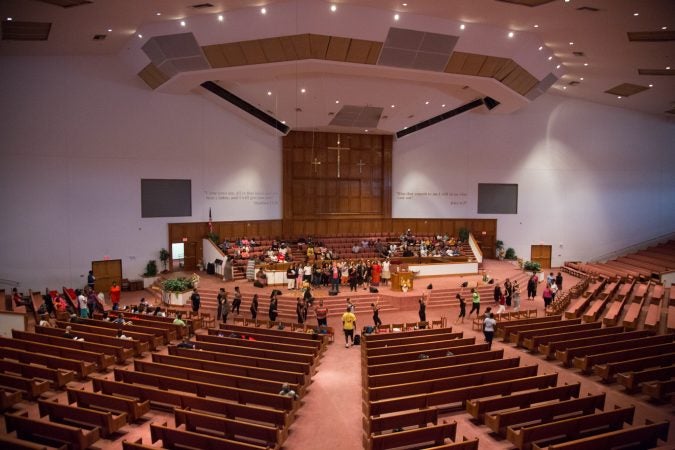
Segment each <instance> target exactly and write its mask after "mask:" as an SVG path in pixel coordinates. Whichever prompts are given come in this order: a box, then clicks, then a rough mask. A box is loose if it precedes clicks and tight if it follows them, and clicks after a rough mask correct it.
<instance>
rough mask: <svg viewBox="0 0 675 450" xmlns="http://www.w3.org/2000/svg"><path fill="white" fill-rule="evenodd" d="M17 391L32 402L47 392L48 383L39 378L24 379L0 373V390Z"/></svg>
mask: <svg viewBox="0 0 675 450" xmlns="http://www.w3.org/2000/svg"><path fill="white" fill-rule="evenodd" d="M1 388H9V389H10V390H19V391H21V392H22V393H23V394H24V396H25V397H26V398H28V399H30V400H33V399H35V398H37V397H39V396H40V395H42V394H43V393H45V392H47V391H48V390H49V381H47V380H43V379H40V378H24V377H21V376H17V375H9V374H6V373H0V389H1Z"/></svg>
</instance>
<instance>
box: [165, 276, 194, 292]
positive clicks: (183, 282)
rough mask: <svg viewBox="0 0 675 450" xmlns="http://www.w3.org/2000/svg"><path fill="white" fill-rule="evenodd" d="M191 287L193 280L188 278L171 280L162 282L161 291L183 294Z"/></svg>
mask: <svg viewBox="0 0 675 450" xmlns="http://www.w3.org/2000/svg"><path fill="white" fill-rule="evenodd" d="M193 287H194V284H193V280H192V279H189V278H182V277H181V278H172V279H170V280H164V281H163V282H162V289H163V290H165V291H167V292H185V291H189V290H190V289H192V288H193Z"/></svg>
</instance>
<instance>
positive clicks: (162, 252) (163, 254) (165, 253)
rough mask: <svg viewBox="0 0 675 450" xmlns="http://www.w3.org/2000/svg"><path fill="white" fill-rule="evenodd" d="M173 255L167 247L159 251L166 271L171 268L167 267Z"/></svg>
mask: <svg viewBox="0 0 675 450" xmlns="http://www.w3.org/2000/svg"><path fill="white" fill-rule="evenodd" d="M170 257H171V254H169V251H168V250H167V249H165V248H163V249H161V250H160V251H159V260H160V261H162V266H163V267H164V270H163V271H164V272H168V271H169V270H168V269H167V267H168V264H169V258H170Z"/></svg>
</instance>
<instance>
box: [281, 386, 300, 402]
mask: <svg viewBox="0 0 675 450" xmlns="http://www.w3.org/2000/svg"><path fill="white" fill-rule="evenodd" d="M279 395H283V396H284V397H290V398H292V399H293V400H297V399H298V394H297V393H296V392H295V391H294V390H293V389H291V386H290V385H289V384H288V383H284V384H282V385H281V391H279Z"/></svg>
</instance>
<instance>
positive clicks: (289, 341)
mask: <svg viewBox="0 0 675 450" xmlns="http://www.w3.org/2000/svg"><path fill="white" fill-rule="evenodd" d="M243 328H246V327H243ZM207 334H208V335H209V336H219V337H227V338H233V339H245V338H246V339H248V338H253V339H255V341H256V342H266V343H276V344H285V345H292V346H299V347H301V348H303V349H304V348H305V347H309V348H313V349H315V352H314V354H316V355H319V354H320V353H321V352H323V350H324V348H323V346H322V344H321V341H319V340H318V339H317V340H308V339H297V338H292V337H286V336H273V335H267V334H258V333H256V329H255V328H252V329H251V331H249V332H247V331H242V332H239V331H233V330H223V329H220V328H209V329H208V330H207ZM296 334H301V333H296ZM234 336H236V337H234Z"/></svg>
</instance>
